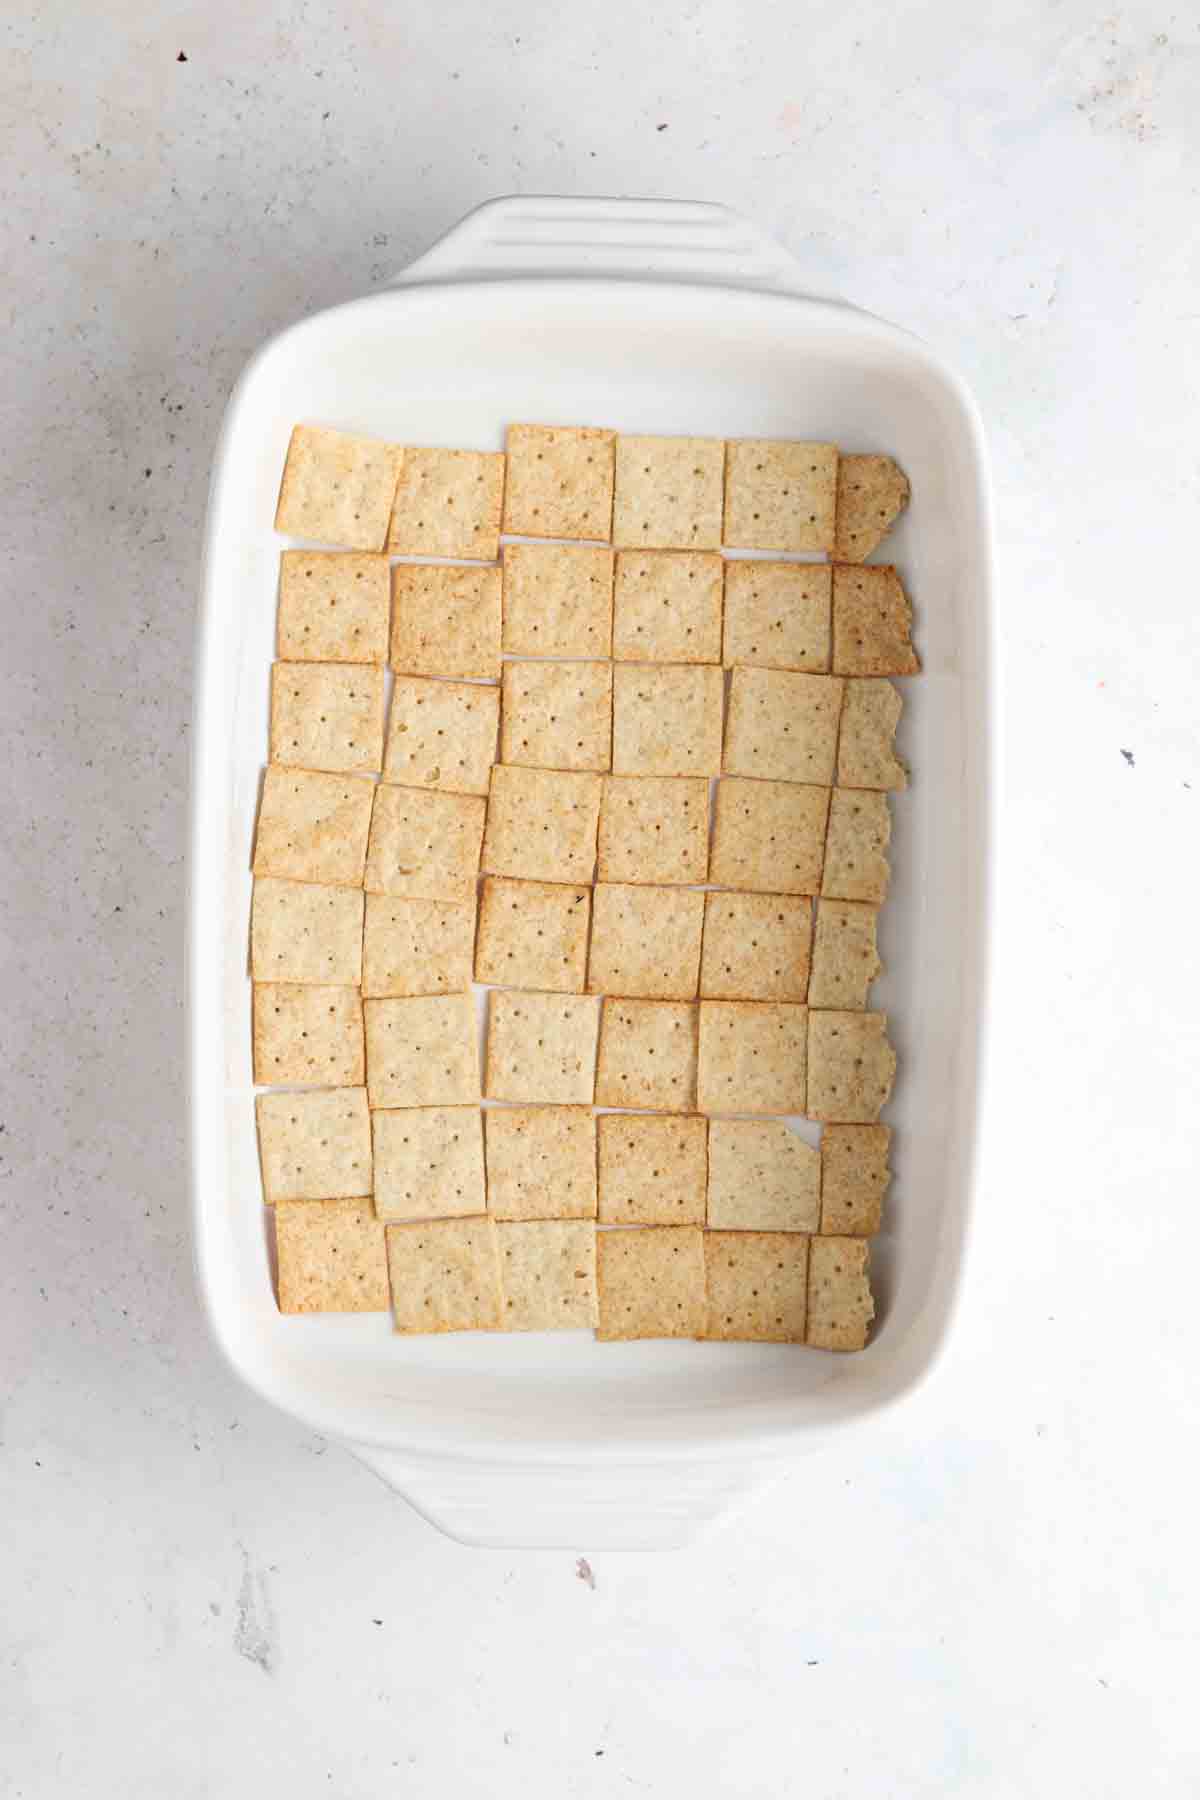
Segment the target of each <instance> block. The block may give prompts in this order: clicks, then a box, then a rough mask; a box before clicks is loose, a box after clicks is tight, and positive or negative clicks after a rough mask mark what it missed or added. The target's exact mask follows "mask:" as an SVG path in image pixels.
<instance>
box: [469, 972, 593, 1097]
mask: <svg viewBox="0 0 1200 1800" xmlns="http://www.w3.org/2000/svg"><path fill="white" fill-rule="evenodd" d="M599 1010H600V1009H599V1003H598V1001H595V1000H593V999H591V998H590V996H586V995H582V994H526V993H506V992H501V991H500V990H494V991H493V992H492V993H491V994H490V995H489V997H488V1035H487V1083H486V1093H487V1097H488V1099H489V1100H525V1101H539V1100H544V1101H547V1102H550V1103H552V1104H555V1105H559V1106H590V1105H591V1103H592V1092H593V1089H594V1087H595V1078H596V1034H597V1031H598V1028H599V1022H600V1021H599Z"/></svg>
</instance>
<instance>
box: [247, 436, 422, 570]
mask: <svg viewBox="0 0 1200 1800" xmlns="http://www.w3.org/2000/svg"><path fill="white" fill-rule="evenodd" d="M403 458H404V451H403V450H402V449H401V447H400V445H399V444H386V443H382V442H381V441H380V440H379V439H378V438H368V437H355V436H353V435H351V434H350V433H349V432H345V431H330V430H328V429H327V428H326V427H325V426H323V425H297V426H296V427H295V429H294V430H293V432H292V436H291V441H290V443H289V444H288V453H287V461H286V462H285V463H284V466H283V480H282V482H281V483H280V487H279V504H278V506H277V507H276V509H275V529H276V531H283V532H287V533H288V535H289V536H291V537H299V538H311V539H312V541H313V542H314V543H317V544H344V545H345V547H346V548H347V549H348V550H382V549H383V546H384V541H385V539H386V538H387V527H388V518H389V515H390V514H391V510H392V496H393V494H394V493H395V491H396V481H397V478H398V476H399V473H400V465H401V462H402V461H403Z"/></svg>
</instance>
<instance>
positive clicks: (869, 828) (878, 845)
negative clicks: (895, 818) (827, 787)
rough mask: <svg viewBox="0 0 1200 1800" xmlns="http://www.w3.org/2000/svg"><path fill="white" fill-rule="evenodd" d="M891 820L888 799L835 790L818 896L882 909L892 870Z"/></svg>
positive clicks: (877, 794) (831, 802)
mask: <svg viewBox="0 0 1200 1800" xmlns="http://www.w3.org/2000/svg"><path fill="white" fill-rule="evenodd" d="M891 835H892V817H891V813H890V812H889V811H888V803H887V795H886V794H879V793H869V792H860V791H859V790H857V789H852V788H834V790H833V794H832V797H831V799H830V802H829V834H828V836H827V837H826V839H825V869H824V873H823V875H822V877H821V893H822V894H823V895H825V896H826V898H827V899H830V900H869V901H871V902H873V904H874V905H876V906H882V904H883V902H884V900H886V898H887V890H888V880H889V877H890V875H891V868H890V866H889V864H888V859H887V847H888V840H889V838H890V837H891Z"/></svg>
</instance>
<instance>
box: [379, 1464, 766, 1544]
mask: <svg viewBox="0 0 1200 1800" xmlns="http://www.w3.org/2000/svg"><path fill="white" fill-rule="evenodd" d="M350 1448H351V1449H352V1450H353V1451H354V1454H355V1455H356V1456H357V1457H358V1458H359V1460H360V1461H361V1462H363V1463H365V1464H366V1466H367V1468H369V1469H373V1470H374V1472H375V1473H376V1474H377V1475H378V1476H380V1477H381V1478H382V1479H383V1480H384V1481H385V1482H386V1483H387V1485H388V1486H389V1487H391V1488H394V1489H395V1490H396V1491H397V1493H399V1494H400V1495H402V1497H403V1498H404V1499H405V1500H407V1501H408V1503H409V1505H410V1506H411V1507H413V1509H414V1510H415V1511H416V1512H418V1513H420V1515H421V1517H422V1518H423V1519H426V1520H428V1522H429V1523H430V1524H431V1525H434V1526H436V1528H437V1529H438V1530H439V1531H441V1532H444V1533H445V1535H446V1536H447V1537H449V1538H453V1539H454V1540H455V1541H456V1542H457V1543H460V1544H468V1545H471V1546H473V1547H477V1548H482V1549H492V1550H587V1551H594V1550H677V1549H682V1548H683V1546H684V1545H686V1544H689V1543H691V1542H692V1540H693V1539H694V1538H696V1537H697V1536H699V1535H700V1533H701V1532H703V1531H704V1530H705V1528H706V1527H707V1526H709V1525H711V1524H713V1523H714V1522H715V1521H716V1520H717V1519H722V1520H724V1519H725V1518H727V1517H728V1515H729V1513H730V1511H731V1509H732V1508H734V1507H736V1506H738V1505H739V1504H740V1503H742V1502H743V1501H745V1500H747V1499H749V1497H750V1496H751V1495H752V1494H755V1493H759V1492H761V1491H762V1489H763V1488H764V1487H765V1486H766V1484H767V1483H768V1482H769V1481H770V1480H771V1479H772V1477H773V1473H774V1471H773V1470H772V1468H771V1467H770V1466H760V1465H758V1464H746V1463H742V1464H739V1465H737V1467H736V1468H732V1469H731V1468H730V1467H729V1465H728V1464H720V1463H712V1464H696V1463H681V1464H671V1463H655V1464H652V1465H646V1466H636V1465H624V1464H622V1465H612V1464H608V1463H594V1464H588V1465H586V1466H585V1465H583V1464H578V1465H575V1464H548V1465H547V1464H532V1463H525V1464H522V1465H521V1466H520V1467H516V1466H506V1465H503V1464H496V1463H488V1464H479V1465H475V1464H470V1465H468V1464H450V1463H444V1464H435V1463H432V1462H424V1461H421V1462H414V1461H410V1460H409V1459H408V1458H407V1457H405V1456H404V1455H403V1454H398V1453H395V1452H392V1451H389V1450H379V1449H375V1448H373V1447H372V1448H367V1447H365V1446H360V1445H357V1444H355V1445H351V1446H350Z"/></svg>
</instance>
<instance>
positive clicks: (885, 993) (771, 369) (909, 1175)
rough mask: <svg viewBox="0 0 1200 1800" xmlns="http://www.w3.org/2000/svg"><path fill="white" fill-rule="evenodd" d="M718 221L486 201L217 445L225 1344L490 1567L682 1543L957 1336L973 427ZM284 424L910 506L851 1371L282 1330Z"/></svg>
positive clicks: (980, 778) (574, 1345)
mask: <svg viewBox="0 0 1200 1800" xmlns="http://www.w3.org/2000/svg"><path fill="white" fill-rule="evenodd" d="M794 279H795V272H794V269H793V268H792V265H790V263H789V262H788V259H787V258H786V257H785V256H784V254H783V253H782V252H781V251H780V250H778V249H777V248H776V247H775V246H774V245H772V244H770V243H769V242H768V241H767V240H765V239H763V238H762V237H761V236H760V235H759V234H758V233H757V232H756V231H755V230H754V229H753V228H752V227H751V226H749V225H748V224H746V223H745V222H744V221H742V220H739V219H738V218H736V217H734V216H733V215H732V214H730V213H728V212H726V211H724V210H723V209H721V208H719V207H712V206H701V205H693V204H684V203H674V202H665V201H605V200H518V199H513V200H500V201H495V202H493V203H491V204H490V205H488V206H485V207H483V208H482V209H481V210H480V211H478V212H476V213H473V214H471V215H470V216H469V217H468V218H467V219H466V220H464V221H463V222H462V223H461V224H460V225H459V226H457V227H456V228H455V230H454V231H452V232H451V233H450V234H449V235H448V236H447V237H446V238H445V239H443V240H442V242H441V243H440V244H438V245H437V246H436V247H435V249H434V250H432V251H431V252H430V253H429V254H428V255H427V256H425V257H423V258H422V259H421V260H420V261H419V262H417V263H416V264H415V265H414V266H413V267H412V268H410V269H409V270H408V271H407V272H406V273H405V274H404V275H402V276H401V277H400V279H399V280H398V281H397V282H396V283H395V284H394V285H393V286H392V287H391V288H389V289H388V290H387V291H386V292H383V293H377V294H372V295H371V296H370V297H369V298H367V299H363V300H359V301H355V302H352V303H351V304H349V305H346V306H340V307H336V308H334V309H333V310H331V311H329V312H324V313H321V314H319V315H317V316H316V317H314V318H310V319H306V320H304V321H303V322H302V323H300V324H298V325H295V326H293V327H291V328H290V329H289V330H287V331H285V332H283V333H281V334H280V335H279V336H278V337H276V338H275V339H273V340H272V341H271V342H270V343H269V344H267V345H266V346H265V348H263V349H262V350H260V351H259V353H258V354H257V355H256V356H255V357H254V359H253V360H252V362H251V363H250V365H249V367H248V368H247V369H246V371H245V373H244V374H243V376H242V378H241V380H240V382H239V383H238V386H237V389H236V392H235V393H234V396H233V398H232V400H231V401H230V404H229V409H228V413H227V416H226V420H225V426H224V431H223V433H222V436H221V441H220V445H219V447H218V450H217V455H216V460H215V466H214V472H213V482H212V496H211V503H210V511H209V519H208V535H207V551H206V566H205V578H204V596H203V601H202V604H201V609H200V620H199V633H198V643H197V662H198V672H197V699H196V716H195V741H194V763H193V791H192V805H193V821H192V832H193V836H192V870H191V875H192V895H191V927H192V929H191V1002H192V1010H191V1052H192V1156H193V1180H194V1203H195V1240H196V1259H197V1266H198V1272H199V1281H200V1287H201V1291H202V1293H203V1295H204V1300H205V1304H206V1306H207V1309H208V1314H209V1318H210V1321H211V1324H212V1329H213V1333H214V1335H215V1337H216V1340H217V1342H218V1344H219V1345H220V1347H221V1349H222V1350H223V1352H224V1354H225V1355H226V1357H227V1358H228V1360H229V1362H230V1363H231V1364H232V1366H233V1367H234V1368H235V1369H236V1370H237V1372H238V1373H239V1374H240V1375H241V1376H242V1378H243V1379H244V1380H245V1381H246V1382H247V1383H248V1384H249V1385H250V1386H251V1387H252V1388H254V1389H255V1390H256V1391H257V1392H258V1393H260V1394H262V1395H263V1396H264V1397H265V1398H267V1399H269V1400H271V1401H273V1402H274V1403H275V1404H276V1405H277V1406H280V1407H282V1408H283V1409H284V1410H285V1411H287V1412H289V1413H291V1414H293V1415H294V1416H295V1417H296V1418H298V1419H300V1420H303V1421H304V1422H305V1423H307V1424H308V1425H310V1426H311V1427H313V1428H314V1429H315V1430H317V1431H320V1432H323V1433H325V1434H326V1435H327V1436H329V1437H332V1438H335V1439H338V1440H340V1441H341V1442H343V1443H344V1444H346V1445H347V1446H348V1447H349V1448H351V1449H352V1450H354V1451H355V1453H356V1454H357V1455H359V1456H360V1457H362V1459H363V1460H364V1461H365V1462H367V1463H368V1464H369V1465H370V1466H371V1467H373V1468H374V1469H376V1470H377V1471H378V1472H379V1473H380V1474H381V1475H383V1476H384V1477H385V1479H386V1480H388V1481H389V1482H391V1483H392V1484H393V1485H394V1486H395V1487H396V1488H398V1489H399V1490H400V1492H401V1493H403V1494H404V1495H405V1496H406V1497H407V1498H408V1499H409V1500H410V1501H411V1502H412V1503H413V1505H414V1506H416V1507H417V1508H418V1509H419V1510H420V1511H421V1512H423V1513H424V1514H425V1515H426V1516H427V1517H428V1518H430V1519H432V1520H433V1521H434V1522H435V1523H436V1524H437V1525H439V1526H440V1527H441V1528H442V1529H443V1530H445V1531H447V1532H449V1533H450V1534H451V1535H453V1536H455V1537H457V1538H461V1539H463V1540H465V1541H468V1542H472V1543H481V1544H499V1545H548V1544H566V1545H576V1546H581V1547H583V1546H588V1547H595V1546H608V1545H612V1546H618V1545H619V1546H629V1547H651V1546H659V1545H669V1544H674V1543H678V1542H681V1541H683V1540H685V1539H686V1538H687V1537H688V1536H690V1535H691V1534H692V1533H693V1532H694V1531H695V1530H696V1529H697V1527H698V1526H699V1524H700V1523H701V1522H703V1521H705V1520H707V1519H710V1518H712V1517H714V1516H716V1515H718V1514H719V1513H721V1512H722V1511H723V1510H724V1509H725V1508H726V1507H727V1506H728V1505H729V1504H730V1503H731V1501H732V1500H733V1499H734V1497H735V1496H737V1495H738V1494H740V1493H743V1492H745V1491H746V1490H747V1489H750V1488H752V1487H753V1486H754V1485H756V1484H757V1483H759V1482H761V1481H762V1480H764V1479H765V1478H766V1477H767V1476H768V1475H769V1474H770V1473H771V1472H772V1471H773V1470H774V1469H775V1468H777V1467H778V1466H779V1462H780V1459H786V1458H791V1457H795V1456H798V1455H799V1454H800V1453H801V1452H803V1451H805V1450H807V1449H809V1448H811V1447H812V1446H813V1445H816V1444H818V1443H821V1442H823V1441H824V1440H826V1439H827V1438H828V1437H829V1436H830V1434H831V1433H833V1432H834V1431H835V1430H836V1429H837V1428H839V1427H843V1426H847V1425H851V1424H854V1423H859V1422H865V1421H867V1420H868V1419H870V1418H871V1417H872V1415H874V1414H876V1413H877V1412H878V1411H879V1409H880V1408H881V1407H883V1406H884V1405H886V1404H887V1403H889V1402H891V1401H893V1400H895V1399H896V1398H897V1397H898V1396H900V1395H902V1394H904V1393H905V1392H906V1391H908V1390H909V1389H911V1388H912V1386H913V1384H914V1383H915V1382H916V1381H918V1380H919V1379H920V1378H921V1377H922V1376H923V1375H924V1374H925V1373H926V1372H927V1371H928V1369H929V1367H930V1365H931V1362H932V1360H933V1358H934V1356H935V1355H936V1353H937V1352H938V1349H939V1347H940V1346H941V1345H942V1344H943V1343H944V1341H945V1335H946V1330H947V1323H948V1319H949V1315H950V1310H951V1305H952V1301H953V1297H954V1294H955V1290H956V1286H957V1283H958V1277H959V1269H960V1261H961V1256H962V1250H963V1239H964V1228H965V1223H966V1218H967V1212H968V1206H969V1200H970V1193H971V1185H972V1179H973V1176H972V1165H973V1152H974V1139H975V1126H976V1110H977V1107H976V1102H977V1093H978V1084H979V1062H980V1040H981V1022H982V1018H983V1011H984V947H985V935H986V934H985V924H986V896H987V838H988V806H989V799H988V796H989V762H990V744H991V735H990V734H991V704H992V703H991V690H990V676H989V630H990V627H989V587H990V544H989V524H988V505H987V484H986V478H985V472H984V452H983V444H982V437H981V432H980V426H979V422H978V419H977V416H976V412H975V409H974V406H973V404H972V402H971V400H970V398H969V396H968V395H967V393H966V392H965V390H964V388H963V386H962V384H961V383H960V382H959V381H958V380H957V379H956V378H955V377H954V376H953V375H952V374H951V373H950V372H949V371H948V370H947V369H946V368H945V367H944V366H943V365H942V363H941V362H940V361H939V360H938V358H937V357H935V356H934V355H933V354H931V352H930V351H929V350H927V349H926V348H925V347H924V346H923V345H922V344H920V343H918V342H917V341H915V340H914V339H913V338H911V337H909V336H907V335H906V334H905V333H904V332H902V331H899V330H897V329H896V328H895V327H893V326H890V325H886V324H883V323H882V322H880V321H879V320H878V319H874V318H871V317H868V316H867V315H866V314H864V313H862V312H859V311H856V310H855V309H853V308H852V307H849V306H846V305H843V304H840V303H838V302H835V301H830V300H827V299H814V298H812V297H809V296H805V295H802V294H799V293H797V292H795V291H794V288H793V283H794ZM301 419H309V420H319V421H322V422H324V423H327V424H331V425H337V426H342V427H345V428H347V429H350V430H356V431H364V432H372V433H377V434H379V435H380V436H384V437H389V438H395V439H400V440H405V441H409V442H416V443H426V444H447V445H470V446H477V447H480V448H488V447H492V446H496V447H499V446H500V445H501V443H502V441H503V438H502V432H503V427H504V425H505V424H506V422H507V421H509V420H514V419H532V420H544V421H562V422H575V421H578V422H583V423H590V424H604V425H610V426H615V427H617V428H619V429H631V430H637V431H649V432H654V431H663V432H694V433H704V434H711V435H714V436H723V435H724V436H731V437H734V436H763V437H811V438H827V439H832V440H835V441H837V442H839V443H841V444H842V445H843V446H844V447H846V448H847V449H859V450H869V449H879V450H887V451H889V452H891V453H893V454H894V455H895V456H897V457H898V458H899V460H900V462H901V463H902V464H903V466H904V467H905V469H906V470H907V471H908V474H909V476H910V477H911V480H912V487H913V495H914V499H913V504H912V507H911V509H910V512H909V514H908V515H907V517H906V519H905V520H904V522H903V523H902V525H901V526H900V528H899V529H898V530H897V531H896V533H895V534H894V536H893V537H892V539H891V540H890V541H889V544H888V548H887V554H888V555H889V556H891V557H892V558H894V559H895V560H896V561H897V562H898V563H899V564H900V566H901V568H902V570H903V573H904V575H905V578H906V580H907V583H908V586H909V589H910V591H911V593H912V595H913V597H914V600H915V604H916V619H917V635H918V642H919V645H920V649H921V653H922V656H923V659H924V664H925V673H924V674H923V675H922V676H921V677H920V678H919V679H918V680H914V681H909V682H906V683H905V684H904V693H905V699H906V702H907V706H906V712H905V718H904V722H903V726H902V732H901V748H902V751H903V753H904V754H905V755H906V757H907V759H908V761H909V762H910V764H911V767H912V769H913V781H912V786H911V789H910V791H909V792H908V793H907V794H904V795H900V796H898V797H896V798H895V799H894V801H893V819H894V834H893V853H892V854H893V868H894V878H893V886H892V895H891V899H890V901H889V904H888V906H887V907H886V908H885V910H884V913H883V918H882V930H881V939H882V944H881V947H882V950H883V954H884V956H885V959H886V961H887V964H888V973H887V975H886V977H885V978H884V979H883V980H881V982H880V983H879V987H878V994H879V999H878V1001H877V1004H879V1005H881V1006H883V1007H885V1008H886V1009H887V1010H888V1012H889V1013H890V1015H891V1022H892V1034H893V1037H894V1041H895V1043H896V1046H897V1049H898V1051H899V1054H900V1078H899V1082H898V1087H897V1095H896V1099H895V1101H894V1102H893V1104H892V1106H891V1107H890V1109H889V1112H888V1114H887V1117H888V1119H889V1122H890V1123H891V1124H892V1125H893V1126H894V1128H895V1150H894V1162H895V1167H896V1178H895V1181H894V1183H893V1187H892V1192H891V1194H890V1196H889V1202H888V1207H887V1217H886V1230H885V1232H884V1234H883V1235H882V1236H881V1237H880V1238H879V1239H878V1240H877V1243H876V1248H875V1254H874V1266H875V1270H876V1280H877V1286H878V1296H879V1322H878V1327H877V1329H876V1332H875V1335H874V1338H873V1341H872V1343H871V1345H870V1347H869V1348H868V1349H867V1350H866V1351H865V1352H864V1353H863V1354H861V1355H858V1356H848V1357H837V1356H833V1355H827V1354H824V1353H820V1352H815V1351H806V1350H797V1349H795V1348H790V1347H771V1346H753V1345H745V1346H724V1345H707V1344H696V1343H687V1342H684V1343H675V1342H664V1343H638V1344H627V1345H621V1344H604V1345H601V1344H597V1343H594V1342H593V1341H592V1339H591V1337H590V1336H589V1335H587V1334H584V1333H562V1334H553V1333H547V1334H544V1335H543V1334H539V1335H535V1336H522V1335H515V1336H494V1335H463V1336H457V1337H448V1338H428V1339H400V1338H398V1337H396V1336H395V1335H394V1334H393V1332H392V1331H391V1329H390V1326H389V1321H388V1319H387V1318H386V1317H385V1316H383V1315H375V1316H358V1317H345V1318H342V1317H318V1318H288V1319H285V1318H282V1317H281V1316H280V1315H279V1313H278V1311H277V1310H276V1306H275V1300H274V1296H273V1291H272V1282H271V1270H270V1266H269V1251H268V1239H267V1233H266V1231H265V1229H264V1222H263V1211H262V1205H261V1199H260V1187H259V1178H258V1167H257V1155H256V1146H255V1135H254V1116H253V1103H252V1086H251V1064H250V1043H249V1021H250V1004H249V985H248V976H247V948H246V946H247V919H248V913H249V903H250V873H249V869H250V848H251V841H252V835H253V830H254V820H255V812H256V806H257V799H258V791H259V782H260V775H261V770H262V766H263V762H264V758H265V748H266V741H267V671H268V666H269V663H270V661H271V656H272V649H273V631H274V615H275V594H276V578H277V568H278V555H279V549H280V541H279V539H277V538H276V537H275V535H274V533H273V531H272V528H271V522H272V515H273V509H274V504H275V497H276V491H277V488H278V483H279V473H280V469H281V467H282V463H283V456H284V451H285V448H286V445H287V440H288V433H289V431H290V430H291V427H292V425H293V424H294V423H295V422H296V421H297V420H301Z"/></svg>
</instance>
